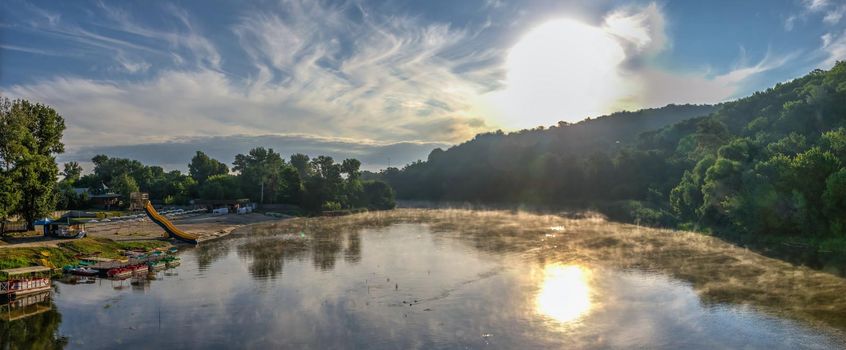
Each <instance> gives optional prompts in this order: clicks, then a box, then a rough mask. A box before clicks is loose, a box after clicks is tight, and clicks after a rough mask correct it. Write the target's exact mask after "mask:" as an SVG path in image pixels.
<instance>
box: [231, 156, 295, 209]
mask: <svg viewBox="0 0 846 350" xmlns="http://www.w3.org/2000/svg"><path fill="white" fill-rule="evenodd" d="M233 164H234V167H232V170H235V171H237V172H239V179H240V180H241V190H242V191H243V192H244V194H245V195H247V196H248V197H250V198H251V199H253V200H255V201H258V202H261V203H265V202H275V200H276V197H277V194H278V193H279V192H280V190H284V188H285V187H286V186H287V184H286V183H285V181H284V179H283V178H282V176H281V175H282V170H283V169H284V168H285V167H287V166H289V165H287V164H286V163H285V160H283V159H282V157H281V156H280V155H279V153H276V152H274V151H273V149H272V148H264V147H257V148H253V149H251V150H250V152H248V153H247V154H246V155H244V154H239V155H236V156H235V162H233Z"/></svg>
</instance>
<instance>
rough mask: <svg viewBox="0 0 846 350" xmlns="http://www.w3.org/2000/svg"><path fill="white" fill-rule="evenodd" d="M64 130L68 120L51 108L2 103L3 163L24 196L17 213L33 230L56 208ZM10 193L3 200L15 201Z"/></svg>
mask: <svg viewBox="0 0 846 350" xmlns="http://www.w3.org/2000/svg"><path fill="white" fill-rule="evenodd" d="M64 130H65V122H64V119H63V118H62V117H61V116H60V115H59V114H58V113H56V111H55V110H54V109H52V108H50V107H48V106H45V105H42V104H37V103H36V104H33V103H30V102H29V101H26V100H16V101H14V102H10V101H8V100H7V99H3V100H2V101H0V158H2V160H0V162H2V165H3V167H5V175H10V177H11V178H12V182H13V183H14V184H15V185H16V187H17V191H19V192H20V194H21V195H20V198H19V200H18V201H17V203H18V205H17V207H16V208H15V210H14V212H15V213H17V214H19V215H20V216H21V217H23V219H24V220H26V221H27V226H29V228H32V222H33V221H34V220H35V219H36V218H38V217H42V216H45V215H46V214H47V213H49V212H50V211H51V210H52V209H53V208H54V207H55V202H56V197H57V196H56V191H55V186H56V176H57V175H58V173H59V169H58V166H57V165H56V160H55V155H56V154H58V153H62V152H64V144H62V142H61V140H62V133H63V132H64ZM0 186H2V185H0ZM6 191H7V193H6V194H3V195H0V196H2V197H10V198H11V199H14V198H12V197H15V195H14V193H9V192H8V189H7V190H6Z"/></svg>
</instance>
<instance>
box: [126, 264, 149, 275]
mask: <svg viewBox="0 0 846 350" xmlns="http://www.w3.org/2000/svg"><path fill="white" fill-rule="evenodd" d="M129 268H130V269H132V273H133V274H139V275H140V274H146V273H147V272H148V271H149V268H148V267H147V264H138V265H132V266H129Z"/></svg>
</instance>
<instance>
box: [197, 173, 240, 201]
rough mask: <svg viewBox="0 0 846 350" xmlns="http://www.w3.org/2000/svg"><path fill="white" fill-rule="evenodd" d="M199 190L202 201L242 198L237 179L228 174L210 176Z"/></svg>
mask: <svg viewBox="0 0 846 350" xmlns="http://www.w3.org/2000/svg"><path fill="white" fill-rule="evenodd" d="M199 188H200V189H199V195H200V198H202V199H209V200H216V199H237V198H241V196H242V194H241V184H240V183H239V181H238V178H237V177H235V176H233V175H229V174H219V175H212V176H210V177H209V178H208V179H206V182H204V183H203V184H201V185H199Z"/></svg>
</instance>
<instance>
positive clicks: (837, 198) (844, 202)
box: [822, 168, 846, 236]
mask: <svg viewBox="0 0 846 350" xmlns="http://www.w3.org/2000/svg"><path fill="white" fill-rule="evenodd" d="M825 183H826V188H825V192H823V195H822V201H823V211H824V213H825V215H826V217H827V218H828V220H829V221H828V222H829V230H830V232H831V233H833V234H836V235H839V236H846V168H844V169H840V170H838V171H837V172H836V173H834V174H831V175H830V176H829V177H828V179H826V181H825Z"/></svg>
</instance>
